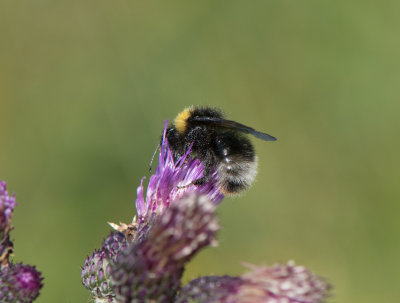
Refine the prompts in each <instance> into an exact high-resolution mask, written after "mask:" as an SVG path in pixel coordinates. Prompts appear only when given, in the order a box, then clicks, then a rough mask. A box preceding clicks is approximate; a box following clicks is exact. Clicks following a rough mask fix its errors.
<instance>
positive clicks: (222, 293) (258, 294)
mask: <svg viewBox="0 0 400 303" xmlns="http://www.w3.org/2000/svg"><path fill="white" fill-rule="evenodd" d="M249 267H250V269H251V270H252V271H251V272H249V273H246V274H244V275H242V276H240V277H229V276H223V277H216V276H210V277H202V278H199V279H195V280H193V281H191V282H189V283H188V284H186V285H185V286H184V287H183V288H182V291H181V293H180V295H179V297H178V299H177V301H176V302H177V303H187V302H191V301H195V302H198V303H208V302H213V303H250V302H251V303H320V302H323V301H324V300H325V299H326V298H327V294H328V291H329V289H330V285H329V284H328V283H326V282H325V280H324V279H322V278H319V277H317V276H316V275H314V274H313V273H311V272H310V271H309V270H308V269H306V268H305V267H303V266H296V265H295V264H294V262H289V263H288V264H287V265H280V264H277V265H274V266H271V267H265V266H260V267H257V266H254V265H251V266H249Z"/></svg>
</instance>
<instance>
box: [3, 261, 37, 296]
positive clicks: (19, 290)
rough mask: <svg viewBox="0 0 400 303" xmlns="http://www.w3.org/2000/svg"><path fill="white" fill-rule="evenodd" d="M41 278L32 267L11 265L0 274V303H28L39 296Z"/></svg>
mask: <svg viewBox="0 0 400 303" xmlns="http://www.w3.org/2000/svg"><path fill="white" fill-rule="evenodd" d="M42 280H43V278H42V277H41V276H40V272H39V271H37V270H36V269H35V267H34V266H30V265H23V264H11V265H10V266H7V267H4V268H2V270H1V272H0V302H4V303H30V302H32V301H33V300H35V299H36V298H37V297H38V296H39V291H40V289H41V288H42V286H43V285H42Z"/></svg>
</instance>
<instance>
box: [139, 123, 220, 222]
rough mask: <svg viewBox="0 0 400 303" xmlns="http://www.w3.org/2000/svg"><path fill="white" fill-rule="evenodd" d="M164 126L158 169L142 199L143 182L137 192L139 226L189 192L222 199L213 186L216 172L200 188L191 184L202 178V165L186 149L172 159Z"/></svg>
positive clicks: (213, 200) (215, 181)
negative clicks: (176, 158)
mask: <svg viewBox="0 0 400 303" xmlns="http://www.w3.org/2000/svg"><path fill="white" fill-rule="evenodd" d="M167 127H168V122H165V125H164V132H163V137H162V142H161V150H160V154H159V160H158V166H157V168H156V171H155V173H154V175H152V176H151V177H150V180H149V184H148V187H147V192H146V197H144V189H143V179H142V181H141V182H140V186H139V187H138V189H137V194H138V197H137V199H136V209H137V213H138V217H139V220H138V221H139V224H140V223H141V222H144V221H147V220H149V218H150V217H152V216H153V215H154V214H157V213H160V212H162V211H163V210H164V209H165V208H167V207H168V206H169V204H170V203H171V201H174V200H177V199H179V198H181V197H183V196H185V195H187V194H189V193H196V194H203V195H206V196H207V197H208V199H210V200H211V201H212V202H214V203H215V204H218V203H219V202H220V201H221V200H222V199H223V197H224V195H223V194H222V193H221V192H220V190H219V188H218V187H217V180H216V178H217V175H216V172H214V173H213V175H212V177H211V180H210V181H209V182H208V183H206V184H204V185H201V186H196V185H193V184H192V182H193V181H194V180H196V179H199V178H201V177H202V176H203V164H202V163H201V162H200V161H199V160H198V159H196V158H192V157H191V156H190V149H189V150H188V151H187V152H186V154H185V155H183V156H182V157H181V158H180V159H178V160H177V161H175V160H174V155H173V153H172V151H171V149H170V147H169V145H168V140H167V139H166V131H167Z"/></svg>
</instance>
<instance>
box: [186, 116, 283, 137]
mask: <svg viewBox="0 0 400 303" xmlns="http://www.w3.org/2000/svg"><path fill="white" fill-rule="evenodd" d="M191 120H192V121H195V122H200V123H205V124H210V125H214V126H219V127H224V128H229V129H234V130H238V131H240V132H242V133H245V134H250V135H253V136H254V137H256V138H258V139H261V140H264V141H275V140H276V138H275V137H273V136H271V135H268V134H266V133H262V132H259V131H257V130H255V129H254V128H251V127H249V126H246V125H243V124H241V123H238V122H235V121H231V120H225V119H222V118H213V117H193V118H191Z"/></svg>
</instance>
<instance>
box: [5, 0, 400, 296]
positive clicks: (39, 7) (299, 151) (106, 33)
mask: <svg viewBox="0 0 400 303" xmlns="http://www.w3.org/2000/svg"><path fill="white" fill-rule="evenodd" d="M399 10H400V2H398V1H394V0H392V1H391V0H389V1H383V2H378V1H371V2H368V1H367V2H366V1H355V0H348V1H286V0H283V1H282V0H272V1H190V2H189V1H146V2H145V1H143V2H139V1H103V0H100V1H74V0H72V1H49V0H37V1H26V0H24V1H2V2H1V4H0V37H1V41H0V102H1V103H0V141H1V143H0V144H1V148H0V179H3V180H6V181H7V184H8V189H9V190H10V191H11V192H16V194H17V201H18V203H19V204H18V207H17V209H16V211H15V213H14V225H15V230H14V231H13V232H12V236H13V239H14V240H15V257H16V259H17V260H18V261H24V262H26V263H30V264H35V265H37V267H38V269H39V270H41V271H42V272H43V275H44V277H45V281H44V283H45V286H44V288H43V290H42V293H41V296H40V297H39V299H38V300H37V301H36V302H41V303H44V302H87V301H88V299H89V293H88V292H87V291H86V290H85V289H84V288H83V286H81V281H80V266H81V265H82V264H83V262H84V259H85V257H86V255H87V254H89V253H91V252H92V251H93V249H94V248H97V247H99V246H100V243H101V241H102V239H103V237H104V236H106V235H107V234H108V232H109V229H110V228H109V227H108V225H107V224H106V222H107V221H114V222H119V221H123V222H129V221H130V220H131V218H132V216H133V215H134V213H135V210H134V200H135V198H136V187H137V186H138V184H139V180H140V178H141V177H142V176H143V175H148V173H147V167H148V164H149V160H150V158H151V155H152V153H153V150H154V148H155V145H156V144H157V142H158V140H159V134H160V130H161V128H162V125H163V120H164V119H167V118H173V117H174V116H175V115H176V114H177V113H178V112H179V111H180V110H182V109H183V108H184V107H185V106H188V105H191V104H201V105H212V106H216V107H220V108H221V109H223V110H224V111H225V113H226V114H227V116H228V117H229V118H231V119H233V120H237V121H239V122H242V123H244V124H248V125H251V126H253V127H255V128H257V129H259V130H264V131H266V132H268V133H270V134H272V135H274V136H277V137H278V139H279V140H278V141H277V142H274V143H265V142H262V141H258V140H253V142H254V144H255V145H256V149H257V151H258V155H259V162H260V167H259V175H258V180H257V182H256V184H255V185H254V186H253V188H252V189H251V190H250V191H248V192H247V193H246V194H244V195H243V196H241V197H239V198H235V199H231V198H227V199H225V200H224V202H223V204H222V205H221V207H220V208H219V211H218V213H219V217H220V219H221V224H222V229H221V231H220V233H219V240H220V245H219V247H217V248H211V249H206V250H205V251H202V252H201V253H200V254H199V255H198V256H197V257H196V258H195V259H194V260H193V261H192V262H191V263H190V265H189V266H188V269H187V271H186V274H185V280H188V279H192V278H194V277H197V276H199V275H205V274H240V273H242V272H244V271H245V269H244V268H243V267H242V266H241V262H250V263H255V264H273V263H275V262H286V261H287V260H289V259H294V260H296V262H297V263H298V264H304V265H306V266H308V267H309V268H311V269H312V270H313V271H315V272H317V273H318V274H320V275H322V276H325V277H327V278H328V279H329V281H331V283H332V284H333V285H334V287H335V288H334V291H333V293H334V295H335V298H334V299H333V300H332V301H333V302H350V303H353V302H363V303H369V302H371V303H372V302H374V303H375V302H399V301H400V293H399V290H398V282H399V274H398V273H399V269H400V261H399V254H400V221H399V214H400V207H399V196H400V188H399V186H398V183H399V174H398V171H399V169H400V165H399V160H398V157H399V152H400V150H399V149H400V148H399V147H400V143H399V140H398V139H399V129H400V123H399V117H398V116H399V113H400V102H399V97H400V55H399V54H400V19H399Z"/></svg>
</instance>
